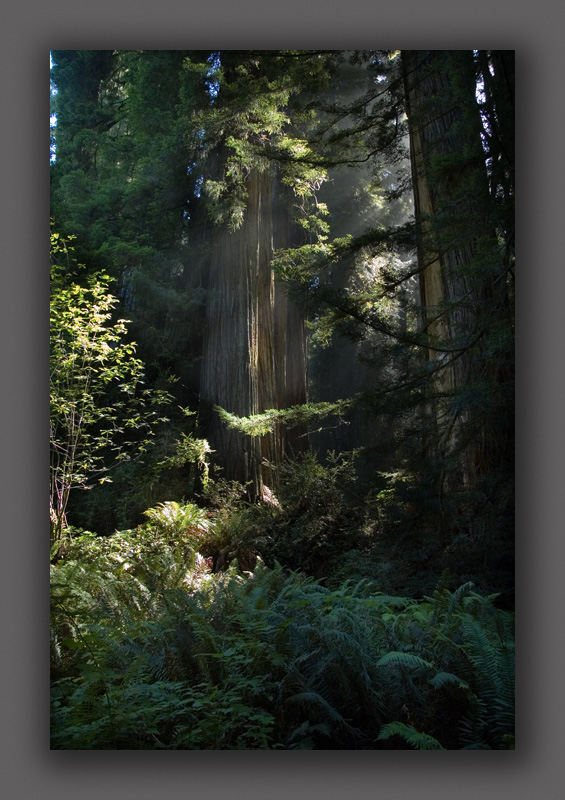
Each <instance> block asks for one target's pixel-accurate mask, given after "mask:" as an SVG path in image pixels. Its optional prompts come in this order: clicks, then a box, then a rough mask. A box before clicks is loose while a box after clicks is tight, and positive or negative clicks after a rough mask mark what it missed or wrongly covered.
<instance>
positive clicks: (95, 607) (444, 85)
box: [50, 50, 515, 750]
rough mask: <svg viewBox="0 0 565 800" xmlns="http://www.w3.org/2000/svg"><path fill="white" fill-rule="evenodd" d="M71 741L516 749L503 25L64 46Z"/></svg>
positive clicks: (509, 86)
mask: <svg viewBox="0 0 565 800" xmlns="http://www.w3.org/2000/svg"><path fill="white" fill-rule="evenodd" d="M51 57H52V68H51V104H52V110H51V113H52V127H51V167H50V181H51V259H50V269H51V361H50V375H51V380H50V388H51V415H50V421H51V425H50V428H51V437H50V442H51V448H50V451H51V481H50V522H51V687H52V691H51V697H52V719H51V731H52V744H51V746H52V748H54V749H346V750H352V749H369V750H370V749H513V748H514V658H513V656H514V649H513V648H514V635H513V619H514V617H513V610H514V314H513V307H514V193H515V192H514V51H509V50H502V51H496V50H476V51H473V50H451V51H450V50H446V51H397V50H370V51H366V50H363V51H320V50H316V51H307V50H298V51H292V50H281V51H279V50H267V51H260V50H257V51H252V50H246V51H236V50H228V51H177V50H163V51H161V50H107V51H106V50H53V51H51Z"/></svg>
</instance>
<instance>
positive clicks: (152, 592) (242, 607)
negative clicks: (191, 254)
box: [51, 509, 513, 750]
mask: <svg viewBox="0 0 565 800" xmlns="http://www.w3.org/2000/svg"><path fill="white" fill-rule="evenodd" d="M169 510H170V509H169ZM187 513H188V512H187ZM153 516H158V512H156V513H155V514H154V515H153ZM165 516H167V515H166V514H165ZM179 516H182V514H180V513H179ZM153 522H155V520H153V521H152V523H147V524H146V526H144V527H143V528H142V529H141V530H139V531H130V532H122V533H120V534H116V535H115V536H113V537H108V538H107V539H98V538H97V537H93V536H92V535H90V536H88V535H87V536H84V537H82V538H79V539H77V540H76V541H75V542H73V543H72V545H70V549H69V552H68V553H67V554H66V556H65V558H63V559H62V560H61V561H59V562H58V563H57V564H56V565H54V566H53V567H52V634H51V642H52V747H53V748H54V749H220V750H221V749H235V750H237V749H391V748H392V749H414V748H416V749H440V748H445V749H464V748H483V749H485V748H486V749H504V748H507V747H510V746H511V744H512V741H513V738H512V737H513V649H512V642H513V634H512V617H511V615H510V614H509V613H508V612H502V611H500V610H498V609H497V608H496V607H495V605H494V602H493V600H494V598H493V597H484V596H481V595H479V594H477V593H475V592H474V591H473V588H472V586H470V585H465V586H463V587H461V588H460V589H459V590H458V591H457V592H455V593H452V592H449V591H448V590H447V589H445V588H443V587H440V588H438V590H437V591H436V592H435V593H434V595H433V596H431V597H429V598H426V599H424V600H423V601H417V600H414V599H411V598H404V597H394V596H387V595H384V594H379V593H375V592H374V589H373V588H372V587H371V586H370V585H369V584H366V583H363V582H361V583H358V584H356V585H351V584H347V583H345V584H343V585H342V586H341V587H340V588H338V589H333V590H330V589H329V588H327V587H324V586H322V585H321V584H320V583H319V582H318V581H316V580H314V579H313V578H311V577H307V576H306V575H304V574H303V573H299V572H290V573H289V572H288V571H286V570H284V569H283V568H282V567H281V566H280V565H279V564H275V566H274V568H272V569H270V568H268V567H266V566H265V565H264V564H263V563H262V562H261V561H260V560H259V561H258V563H257V564H256V567H255V569H254V571H253V572H252V573H241V572H240V571H239V570H238V568H237V563H233V564H232V565H231V566H230V568H229V569H228V570H226V571H225V572H224V573H218V574H216V575H212V574H211V573H210V565H209V563H208V562H206V561H205V559H204V558H203V557H202V556H200V555H199V554H198V552H197V549H196V543H195V541H192V542H191V541H190V535H187V536H185V537H184V538H183V537H182V536H179V537H176V538H173V539H168V540H167V538H166V537H163V536H159V535H158V530H156V529H155V527H154V526H153Z"/></svg>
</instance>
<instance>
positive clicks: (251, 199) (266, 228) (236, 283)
mask: <svg viewBox="0 0 565 800" xmlns="http://www.w3.org/2000/svg"><path fill="white" fill-rule="evenodd" d="M246 188H247V191H248V201H247V208H246V212H245V218H244V221H243V224H242V226H241V227H240V228H239V229H238V230H236V231H233V232H230V231H229V230H228V228H227V226H222V227H219V228H218V229H217V230H216V232H215V236H214V241H213V251H212V258H211V263H210V277H209V300H208V306H207V319H206V330H205V336H204V353H203V366H202V383H201V394H202V397H203V398H204V399H205V400H207V401H208V402H210V403H213V404H214V405H218V406H221V407H222V408H224V409H226V411H229V412H231V413H234V414H237V415H238V416H249V415H251V414H258V413H261V412H262V411H265V410H266V409H270V408H284V407H286V406H288V405H295V404H298V403H302V402H305V400H306V348H305V330H304V321H303V319H302V318H301V316H300V314H299V312H298V310H297V309H296V308H295V307H294V305H293V304H292V303H291V302H290V301H289V300H288V298H287V297H286V296H285V294H284V293H283V291H282V289H281V288H280V287H279V286H278V285H277V283H276V281H275V276H274V273H273V270H272V269H271V259H272V256H273V249H274V246H275V241H274V239H275V236H276V238H277V242H276V246H277V247H282V246H283V245H285V244H287V241H285V237H287V235H288V225H287V224H286V222H287V221H286V220H285V214H284V211H283V210H282V209H281V208H280V206H279V203H278V202H277V197H276V193H275V191H274V188H275V178H273V175H272V174H270V173H269V172H263V173H260V172H258V171H257V170H252V171H251V173H250V175H249V177H248V180H247V186H246ZM209 438H210V443H211V446H212V448H213V449H214V450H215V451H216V461H217V462H218V463H219V464H220V466H222V468H223V469H224V473H223V477H225V478H226V479H228V480H237V481H240V482H241V483H244V484H245V483H248V482H250V487H249V490H248V493H249V496H250V497H251V498H252V499H255V498H257V497H261V495H262V490H263V486H264V485H268V486H273V485H276V470H273V469H272V468H271V466H269V465H274V466H276V465H277V464H279V463H280V461H281V459H282V457H283V453H284V449H285V437H284V433H283V431H282V430H276V431H275V432H274V433H272V434H269V435H266V436H263V437H261V438H257V437H250V436H245V435H243V434H241V433H239V432H238V431H236V430H232V429H228V428H226V427H225V426H224V425H223V424H222V423H221V421H220V420H219V418H218V417H217V415H214V418H213V421H212V426H211V431H210V435H209Z"/></svg>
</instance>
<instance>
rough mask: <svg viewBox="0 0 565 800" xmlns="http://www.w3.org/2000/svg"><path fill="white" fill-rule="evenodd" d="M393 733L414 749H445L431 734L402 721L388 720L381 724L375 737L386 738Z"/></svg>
mask: <svg viewBox="0 0 565 800" xmlns="http://www.w3.org/2000/svg"><path fill="white" fill-rule="evenodd" d="M394 735H397V736H401V737H402V738H403V739H404V740H405V741H406V742H407V743H408V744H409V745H411V746H412V747H414V748H415V749H416V750H445V747H443V745H442V744H440V742H438V740H437V739H434V737H433V736H430V735H429V734H427V733H421V732H420V731H418V730H416V728H414V727H413V726H412V725H406V724H405V723H404V722H389V723H387V724H386V725H383V727H382V728H381V730H380V731H379V735H378V737H377V738H378V739H381V740H382V739H388V738H390V737H391V736H394Z"/></svg>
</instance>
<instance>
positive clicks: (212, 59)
mask: <svg viewBox="0 0 565 800" xmlns="http://www.w3.org/2000/svg"><path fill="white" fill-rule="evenodd" d="M208 63H209V64H210V69H209V70H208V72H207V73H206V75H207V77H208V78H211V79H213V77H214V75H215V74H216V72H218V70H219V69H220V67H221V65H222V62H221V60H220V53H219V51H216V52H214V53H211V54H210V56H209V57H208ZM206 87H207V89H208V94H209V95H210V102H211V103H213V102H214V100H215V99H216V97H217V96H218V93H219V91H220V82H219V81H217V80H209V81H206Z"/></svg>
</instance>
